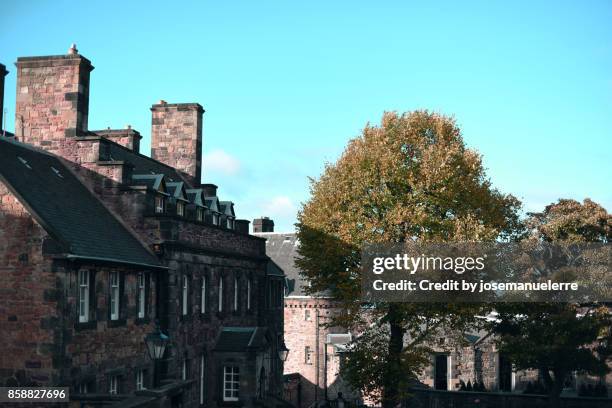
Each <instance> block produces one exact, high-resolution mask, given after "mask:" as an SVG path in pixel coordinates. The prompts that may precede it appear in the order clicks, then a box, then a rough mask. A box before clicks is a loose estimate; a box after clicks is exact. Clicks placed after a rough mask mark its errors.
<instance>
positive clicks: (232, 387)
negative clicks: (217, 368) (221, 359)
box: [223, 366, 240, 401]
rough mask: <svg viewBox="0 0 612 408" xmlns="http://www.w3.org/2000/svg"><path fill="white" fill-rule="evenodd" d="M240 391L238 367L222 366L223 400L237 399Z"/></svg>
mask: <svg viewBox="0 0 612 408" xmlns="http://www.w3.org/2000/svg"><path fill="white" fill-rule="evenodd" d="M239 391H240V369H239V367H238V366H225V367H223V401H238V395H239Z"/></svg>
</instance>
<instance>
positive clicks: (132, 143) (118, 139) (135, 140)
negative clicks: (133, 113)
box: [92, 125, 142, 153]
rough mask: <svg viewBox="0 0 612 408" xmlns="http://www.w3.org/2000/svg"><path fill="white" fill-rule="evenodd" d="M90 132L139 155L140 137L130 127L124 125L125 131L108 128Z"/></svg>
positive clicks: (138, 133)
mask: <svg viewBox="0 0 612 408" xmlns="http://www.w3.org/2000/svg"><path fill="white" fill-rule="evenodd" d="M92 132H93V133H95V134H97V135H100V136H103V137H105V138H107V139H109V140H112V141H113V142H115V143H118V144H120V145H122V146H125V147H127V148H128V149H130V150H132V151H134V152H136V153H140V140H141V139H142V136H141V135H140V132H138V131H137V130H134V129H132V126H130V125H126V126H125V129H111V128H108V129H104V130H93V131H92Z"/></svg>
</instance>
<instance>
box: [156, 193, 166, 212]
mask: <svg viewBox="0 0 612 408" xmlns="http://www.w3.org/2000/svg"><path fill="white" fill-rule="evenodd" d="M165 212H166V198H165V197H164V196H160V195H158V196H155V214H163V213H165Z"/></svg>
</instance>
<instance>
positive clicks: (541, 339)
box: [493, 199, 612, 407]
mask: <svg viewBox="0 0 612 408" xmlns="http://www.w3.org/2000/svg"><path fill="white" fill-rule="evenodd" d="M525 224H526V226H527V229H528V230H529V231H530V234H529V235H528V236H527V237H525V239H526V240H536V241H540V242H547V243H568V242H571V243H609V242H610V239H611V238H612V216H611V215H610V214H608V212H607V211H606V210H605V208H603V207H602V206H600V205H599V204H597V203H595V202H593V201H591V200H589V199H586V200H584V202H583V203H582V204H581V203H579V202H577V201H575V200H559V201H558V202H557V203H555V204H551V205H549V206H547V207H546V208H545V209H544V211H543V212H541V213H532V214H529V217H528V218H527V219H526V220H525ZM497 311H498V313H499V315H498V317H499V320H498V321H497V322H495V323H494V324H493V331H494V332H495V333H497V334H498V335H499V336H500V337H499V338H500V341H499V343H500V352H501V353H504V354H505V355H506V356H507V357H509V358H510V359H511V360H512V362H513V364H514V367H515V369H519V370H520V369H537V370H539V372H540V374H541V376H542V378H543V380H544V383H545V386H546V387H547V389H548V390H549V405H550V406H551V407H557V406H559V397H560V394H561V391H562V389H563V386H564V383H565V381H566V380H567V378H568V376H569V375H570V373H572V372H574V371H577V372H581V373H587V374H591V375H596V376H603V375H605V374H606V373H608V372H609V371H610V368H609V365H608V361H609V360H610V356H611V354H612V339H611V337H610V336H611V335H612V333H611V331H610V325H611V323H612V320H611V319H612V318H611V315H610V311H609V309H608V308H607V307H606V306H605V305H602V304H598V303H593V304H588V305H584V304H575V303H552V302H548V303H535V304H533V303H525V304H505V305H503V304H502V305H498V307H497Z"/></svg>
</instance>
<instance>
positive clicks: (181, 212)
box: [176, 201, 185, 217]
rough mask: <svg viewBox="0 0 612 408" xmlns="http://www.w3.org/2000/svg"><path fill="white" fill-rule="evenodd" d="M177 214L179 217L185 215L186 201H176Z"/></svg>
mask: <svg viewBox="0 0 612 408" xmlns="http://www.w3.org/2000/svg"><path fill="white" fill-rule="evenodd" d="M176 215H178V216H179V217H184V216H185V203H184V202H182V201H177V202H176Z"/></svg>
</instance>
